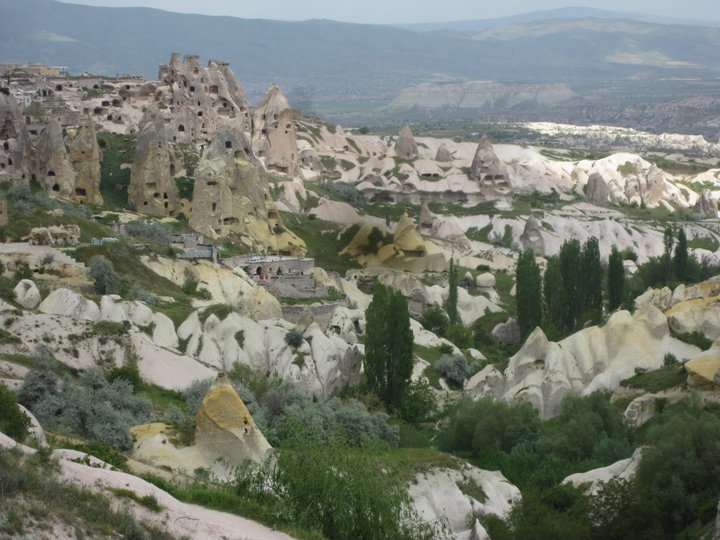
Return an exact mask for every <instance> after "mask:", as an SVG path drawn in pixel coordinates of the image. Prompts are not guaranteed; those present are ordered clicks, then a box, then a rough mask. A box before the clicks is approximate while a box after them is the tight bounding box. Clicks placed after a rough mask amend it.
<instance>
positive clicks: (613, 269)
mask: <svg viewBox="0 0 720 540" xmlns="http://www.w3.org/2000/svg"><path fill="white" fill-rule="evenodd" d="M607 291H608V292H607V294H608V311H615V310H616V309H617V308H619V307H620V305H621V304H622V302H623V298H624V296H625V267H624V266H623V259H622V254H621V253H620V252H619V251H618V249H617V246H613V247H612V251H611V252H610V258H609V260H608V273H607Z"/></svg>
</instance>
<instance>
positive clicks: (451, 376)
mask: <svg viewBox="0 0 720 540" xmlns="http://www.w3.org/2000/svg"><path fill="white" fill-rule="evenodd" d="M434 367H435V370H436V371H437V372H438V373H440V375H442V376H443V377H444V378H445V380H447V381H448V382H449V383H450V384H452V385H454V386H458V387H461V388H462V385H463V383H464V382H465V379H467V378H468V377H470V375H472V370H471V369H470V366H468V363H467V360H465V357H464V356H460V355H457V354H456V355H443V356H442V357H441V358H440V360H438V361H437V362H436V363H435V366H434Z"/></svg>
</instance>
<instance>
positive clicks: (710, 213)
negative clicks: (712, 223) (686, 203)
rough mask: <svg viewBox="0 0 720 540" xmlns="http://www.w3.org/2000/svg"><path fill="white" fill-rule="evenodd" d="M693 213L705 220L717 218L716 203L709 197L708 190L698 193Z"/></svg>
mask: <svg viewBox="0 0 720 540" xmlns="http://www.w3.org/2000/svg"><path fill="white" fill-rule="evenodd" d="M693 211H694V212H695V213H696V214H698V215H700V216H702V217H703V218H705V219H717V218H718V203H717V201H716V200H714V199H713V198H712V197H711V196H710V190H709V189H703V190H702V191H701V192H700V198H699V199H698V201H697V202H696V203H695V207H694V208H693Z"/></svg>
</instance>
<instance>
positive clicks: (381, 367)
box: [365, 282, 414, 411]
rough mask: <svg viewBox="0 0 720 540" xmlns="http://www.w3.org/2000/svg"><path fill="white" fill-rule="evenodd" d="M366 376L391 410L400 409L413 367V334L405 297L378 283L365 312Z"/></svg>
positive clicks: (370, 384) (371, 387) (369, 383)
mask: <svg viewBox="0 0 720 540" xmlns="http://www.w3.org/2000/svg"><path fill="white" fill-rule="evenodd" d="M365 319H366V321H367V322H366V330H365V375H366V376H367V382H368V387H369V388H370V390H372V391H373V392H375V393H376V394H377V395H378V397H379V398H380V399H381V400H382V402H383V403H384V404H385V406H386V407H387V409H388V410H390V411H397V410H399V409H400V407H401V404H402V401H403V398H404V397H405V393H406V391H407V387H408V383H409V382H410V375H411V374H412V368H413V355H412V348H413V341H414V340H413V333H412V330H411V329H410V316H409V314H408V306H407V301H406V300H405V297H404V296H403V295H402V293H400V292H399V291H394V290H393V289H391V288H389V287H386V286H385V285H383V284H381V283H377V282H376V283H375V290H374V291H373V300H372V302H371V303H370V306H369V307H368V309H367V311H366V312H365Z"/></svg>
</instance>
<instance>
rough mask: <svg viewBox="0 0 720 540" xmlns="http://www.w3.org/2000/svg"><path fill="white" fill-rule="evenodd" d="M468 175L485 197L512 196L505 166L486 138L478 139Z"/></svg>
mask: <svg viewBox="0 0 720 540" xmlns="http://www.w3.org/2000/svg"><path fill="white" fill-rule="evenodd" d="M470 174H471V176H472V179H473V180H475V181H476V182H477V183H478V185H479V186H480V189H481V191H482V192H483V194H485V195H486V196H489V197H493V196H495V197H497V196H509V195H512V190H511V189H510V183H509V181H508V177H507V171H506V169H505V165H503V163H502V162H501V161H500V159H499V158H498V157H497V155H495V151H494V150H493V147H492V143H491V142H490V139H489V138H488V137H487V136H483V137H482V139H480V143H479V144H478V147H477V150H476V151H475V156H474V157H473V160H472V164H471V165H470Z"/></svg>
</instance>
